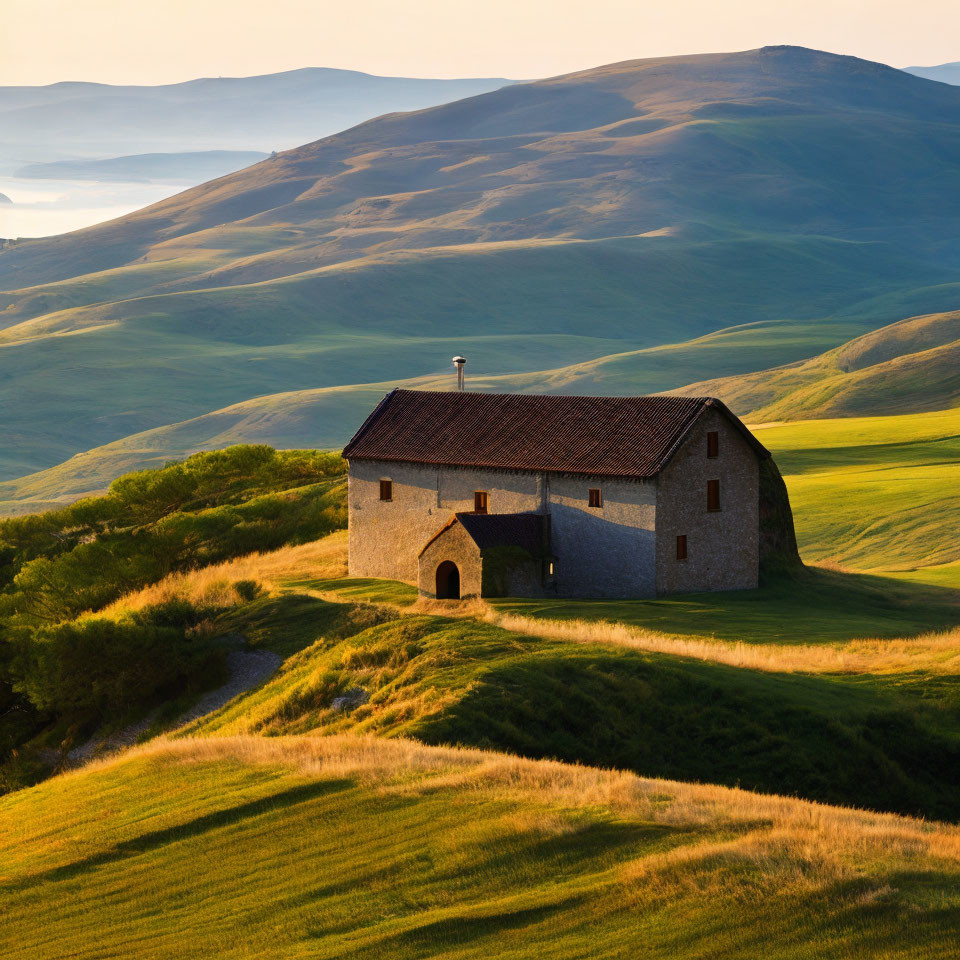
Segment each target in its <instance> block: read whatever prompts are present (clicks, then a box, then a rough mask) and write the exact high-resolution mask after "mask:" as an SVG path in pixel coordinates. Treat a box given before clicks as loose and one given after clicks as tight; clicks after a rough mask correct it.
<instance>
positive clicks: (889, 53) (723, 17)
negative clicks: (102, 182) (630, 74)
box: [0, 0, 960, 85]
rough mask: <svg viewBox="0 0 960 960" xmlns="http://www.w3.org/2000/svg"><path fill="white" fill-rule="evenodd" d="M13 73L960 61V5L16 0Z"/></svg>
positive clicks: (95, 75) (8, 55)
mask: <svg viewBox="0 0 960 960" xmlns="http://www.w3.org/2000/svg"><path fill="white" fill-rule="evenodd" d="M0 9H2V18H0V19H2V24H0V31H2V32H0V84H2V85H7V84H43V83H53V82H55V81H58V80H96V81H100V82H105V83H172V82H177V81H181V80H189V79H193V78H195V77H202V76H249V75H253V74H261V73H273V72H276V71H280V70H292V69H296V68H298V67H308V66H311V67H342V68H346V69H351V70H363V71H366V72H367V73H376V74H383V75H395V76H418V77H468V76H473V77H479V76H485V77H493V76H501V77H511V78H521V79H527V78H530V79H532V78H535V77H545V76H553V75H556V74H559V73H567V72H569V71H572V70H579V69H584V68H587V67H593V66H599V65H600V64H603V63H611V62H615V61H618V60H630V59H634V58H638V57H652V56H669V55H673V54H682V53H705V52H714V51H722V50H746V49H750V48H753V47H759V46H764V45H765V44H778V43H792V44H800V45H802V46H807V47H817V48H819V49H823V50H830V51H832V52H834V53H847V54H853V55H855V56H860V57H865V58H867V59H871V60H880V61H882V62H884V63H889V64H892V65H893V66H910V65H914V64H920V65H928V64H935V63H943V62H945V61H954V60H960V0H912V2H905V0H656V2H648V0H338V2H328V0H153V2H147V0H3V2H2V4H0Z"/></svg>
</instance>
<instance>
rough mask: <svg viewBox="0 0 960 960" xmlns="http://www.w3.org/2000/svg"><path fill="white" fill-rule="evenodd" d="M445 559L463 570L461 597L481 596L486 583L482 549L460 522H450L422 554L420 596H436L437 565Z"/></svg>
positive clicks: (418, 580)
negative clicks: (482, 587) (481, 557)
mask: <svg viewBox="0 0 960 960" xmlns="http://www.w3.org/2000/svg"><path fill="white" fill-rule="evenodd" d="M421 546H422V544H421ZM444 560H451V561H452V562H453V563H455V564H456V565H457V569H458V570H459V571H460V597H461V599H466V598H467V597H479V596H480V593H481V584H482V582H483V570H482V567H481V563H480V548H479V547H478V546H477V545H476V544H475V543H474V542H473V540H472V539H471V537H470V534H468V533H467V531H466V530H464V529H463V527H462V526H460V524H459V523H452V524H450V525H449V526H448V527H447V528H446V529H445V530H443V532H442V533H441V534H440V535H439V536H438V537H437V538H436V539H435V540H434V541H433V542H432V543H431V544H430V545H429V546H428V547H427V548H426V549H425V550H424V551H423V553H422V554H421V555H420V557H419V560H418V576H417V587H418V589H419V592H420V596H422V597H436V595H437V592H436V588H437V567H439V566H440V564H441V563H443V562H444Z"/></svg>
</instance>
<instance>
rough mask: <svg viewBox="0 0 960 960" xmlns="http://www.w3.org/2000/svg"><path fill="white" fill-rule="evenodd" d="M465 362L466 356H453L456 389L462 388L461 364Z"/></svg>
mask: <svg viewBox="0 0 960 960" xmlns="http://www.w3.org/2000/svg"><path fill="white" fill-rule="evenodd" d="M466 362H467V358H466V357H454V358H453V365H454V366H455V367H456V368H457V389H458V390H463V365H464V364H465V363H466Z"/></svg>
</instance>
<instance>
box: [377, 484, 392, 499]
mask: <svg viewBox="0 0 960 960" xmlns="http://www.w3.org/2000/svg"><path fill="white" fill-rule="evenodd" d="M380 499H381V500H392V499H393V481H392V480H381V481H380Z"/></svg>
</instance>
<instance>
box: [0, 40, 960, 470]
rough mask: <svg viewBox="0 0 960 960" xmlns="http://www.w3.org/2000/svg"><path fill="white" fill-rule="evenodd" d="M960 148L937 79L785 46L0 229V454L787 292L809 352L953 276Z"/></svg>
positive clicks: (380, 124) (485, 99) (620, 69)
mask: <svg viewBox="0 0 960 960" xmlns="http://www.w3.org/2000/svg"><path fill="white" fill-rule="evenodd" d="M801 146H802V149H801ZM864 157H870V163H869V164H865V163H864ZM958 161H960V90H956V89H954V88H953V87H949V86H946V85H943V84H937V83H933V82H931V81H927V80H923V79H920V78H917V77H912V76H910V75H908V74H905V73H903V72H901V71H896V70H892V69H890V68H887V67H883V66H881V65H879V64H873V63H868V62H866V61H860V60H856V59H853V58H845V57H836V56H833V55H829V54H821V53H817V52H815V51H809V50H803V49H800V48H790V47H775V48H764V49H763V50H758V51H749V52H746V53H738V54H717V55H706V56H695V57H679V58H668V59H661V60H645V61H633V62H628V63H623V64H614V65H611V66H608V67H602V68H599V69H596V70H592V71H586V72H584V73H579V74H573V75H570V76H567V77H560V78H556V79H552V80H548V81H542V82H538V83H533V84H520V85H515V86H510V87H505V88H503V89H500V90H497V91H494V92H492V93H488V94H484V95H482V96H479V97H473V98H469V99H466V100H462V101H459V102H457V103H454V104H448V105H446V106H443V107H437V108H433V109H430V110H425V111H420V112H417V113H412V114H394V115H391V116H386V117H381V118H379V119H377V120H374V121H371V122H369V123H365V124H362V125H361V126H358V127H355V128H353V129H351V130H348V131H346V132H344V133H342V134H339V135H337V136H333V137H330V138H328V139H326V140H321V141H318V142H316V143H313V144H309V145H307V146H304V147H300V148H297V149H295V150H291V151H288V152H286V153H282V154H280V155H278V156H277V157H275V158H273V159H270V160H267V161H264V162H263V163H261V164H257V165H255V166H253V167H250V168H248V169H246V170H244V171H240V172H238V173H236V174H233V175H230V176H227V177H224V178H222V179H220V180H217V181H214V182H212V183H209V184H205V185H203V186H201V187H197V188H194V189H192V190H189V191H186V192H185V193H183V194H180V195H178V196H176V197H173V198H171V199H169V200H166V201H163V202H161V203H159V204H155V205H153V206H152V207H148V208H146V209H144V210H142V211H138V212H137V213H135V214H132V215H130V216H128V217H124V218H121V219H119V220H117V221H114V222H112V223H109V224H104V225H100V226H97V227H94V228H90V229H89V230H85V231H81V232H78V233H76V234H71V235H66V236H62V237H55V238H49V239H45V240H41V241H35V242H25V243H21V244H16V245H14V246H10V247H7V248H6V249H4V250H3V251H2V253H0V286H2V287H3V288H5V289H6V290H8V291H10V292H9V294H7V295H5V296H4V300H5V301H6V304H5V306H6V309H5V310H4V311H3V313H2V316H3V321H2V323H3V326H5V327H6V331H5V333H4V339H3V344H2V346H0V372H2V373H3V375H4V376H8V377H9V378H10V382H11V384H12V387H13V389H12V391H11V394H12V398H13V399H12V401H11V402H10V403H9V404H8V408H7V411H6V417H5V422H4V425H3V430H4V431H5V433H4V436H3V439H4V440H6V441H7V442H6V443H4V444H3V446H4V448H5V449H6V448H9V447H19V450H20V452H19V454H18V456H17V457H16V459H15V460H14V458H8V459H7V460H6V462H5V463H4V464H0V471H2V473H0V476H5V477H13V476H18V475H22V474H24V473H27V472H30V471H31V470H36V469H39V468H42V467H46V466H51V465H53V464H54V463H56V462H59V461H62V460H64V459H66V457H67V456H69V455H71V454H73V453H76V452H79V451H80V450H84V449H88V448H89V447H92V446H95V445H99V444H103V443H108V442H111V441H113V440H116V439H119V438H120V437H123V436H127V435H130V434H131V433H135V432H139V431H141V430H144V429H150V428H152V427H155V426H160V425H162V424H164V423H171V422H176V421H180V420H184V419H189V418H192V417H195V416H198V415H201V414H203V413H206V412H208V411H210V410H213V409H216V408H218V407H222V406H226V405H229V404H231V403H236V402H240V401H243V400H246V399H248V398H249V397H250V396H252V395H258V394H269V393H274V392H276V391H277V390H280V389H284V390H291V389H294V390H299V389H310V388H316V387H327V386H340V385H347V384H362V383H375V382H381V381H384V380H392V379H397V378H403V379H406V378H409V377H416V376H424V375H428V374H432V373H435V372H436V371H437V370H438V369H442V368H443V367H444V366H445V365H446V363H447V359H446V358H448V357H449V356H451V355H452V353H453V352H463V353H465V354H469V355H470V356H471V357H472V358H475V359H474V360H473V362H474V363H475V364H476V366H475V367H473V368H472V369H473V370H475V371H476V372H479V373H481V374H486V375H490V374H500V373H511V372H525V371H532V370H542V369H544V368H545V367H553V366H563V365H568V364H571V363H580V362H583V361H589V360H591V359H596V358H599V357H602V356H610V355H613V354H618V353H621V352H623V351H630V350H637V349H641V348H649V347H654V346H657V345H660V344H664V343H678V342H680V341H682V340H687V339H690V338H692V337H698V336H702V335H704V334H707V333H710V332H713V331H717V330H719V329H721V328H724V327H729V326H731V325H735V324H745V323H751V322H761V321H762V322H770V321H777V320H780V321H790V322H791V323H795V324H798V326H796V327H793V326H791V325H790V324H784V326H783V327H782V329H780V330H779V331H778V333H779V335H780V336H782V337H784V338H785V339H786V340H787V341H789V342H790V343H791V349H792V352H791V353H788V355H787V356H784V357H783V361H784V362H786V361H788V360H793V359H799V358H801V357H804V356H809V355H811V354H812V353H814V352H816V351H817V350H822V349H823V347H824V346H826V345H828V343H829V342H832V343H840V342H842V341H843V340H845V339H849V338H850V336H851V335H853V334H855V333H858V332H863V331H865V330H867V329H871V328H872V327H875V326H877V325H879V324H880V323H882V322H889V321H890V320H892V319H894V318H895V317H897V316H903V315H904V314H905V313H910V312H913V313H916V312H919V311H920V310H936V309H945V308H947V307H949V306H951V305H952V304H953V303H955V302H956V300H955V292H954V291H952V290H950V289H948V288H947V287H946V286H945V284H949V283H950V282H952V281H953V279H954V276H955V266H956V262H955V260H956V258H955V255H954V253H953V252H952V247H951V246H950V243H949V242H948V241H950V240H952V238H953V235H954V224H955V222H956V217H957V215H958V213H960V199H957V198H960V189H958V187H960V162H958ZM892 184H893V185H896V188H895V189H892V188H891V185H892ZM951 298H953V299H952V301H951ZM894 304H895V306H894ZM891 311H893V312H891ZM823 318H831V322H834V323H835V322H836V321H837V319H838V318H839V319H843V320H845V321H846V325H845V326H844V332H843V333H839V332H837V333H836V338H835V339H834V340H832V341H828V342H827V343H825V342H824V338H823V336H822V335H818V334H816V333H815V330H816V328H817V324H816V323H814V321H820V320H823ZM851 325H852V326H853V327H854V329H851ZM828 326H829V324H828ZM544 331H549V332H550V333H551V334H553V335H554V337H556V335H561V336H560V338H559V339H557V340H555V346H553V347H552V348H551V350H550V352H549V353H545V350H546V349H547V347H546V342H547V341H546V338H545V337H544ZM518 337H520V338H521V339H520V340H518V339H516V338H518ZM812 341H813V342H815V343H816V346H812ZM104 358H109V360H108V361H107V362H109V365H110V377H109V381H107V379H106V378H102V377H100V376H93V375H91V373H92V371H94V370H96V371H98V372H99V371H102V369H103V364H104V362H105V361H104ZM756 368H757V367H756V366H753V367H752V369H756ZM171 369H173V370H176V371H177V376H176V379H174V380H172V381H171V374H170V371H171ZM750 369H751V367H750V366H744V367H740V368H739V369H737V368H734V369H731V371H730V372H747V371H748V370H750ZM238 371H242V374H238ZM685 373H686V374H687V375H686V376H683V377H682V378H678V379H676V380H674V381H672V382H668V383H664V384H662V387H661V388H662V389H666V388H668V387H671V386H680V385H681V384H682V383H684V382H689V381H690V380H691V379H696V378H697V377H696V375H695V374H694V376H692V377H691V376H690V375H689V372H688V371H685ZM648 389H650V387H649V385H648V384H646V383H644V382H642V381H641V382H639V383H635V384H633V389H632V390H631V392H643V391H644V390H648Z"/></svg>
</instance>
